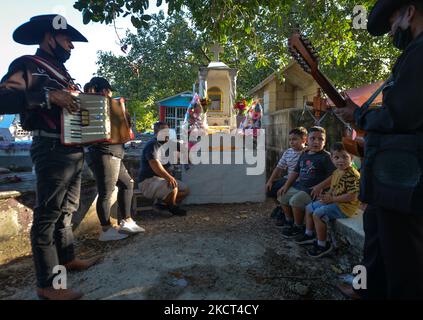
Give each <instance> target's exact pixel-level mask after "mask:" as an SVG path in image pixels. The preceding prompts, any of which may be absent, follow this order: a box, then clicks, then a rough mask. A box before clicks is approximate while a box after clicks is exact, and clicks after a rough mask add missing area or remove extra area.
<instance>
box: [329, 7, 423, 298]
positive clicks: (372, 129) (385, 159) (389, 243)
mask: <svg viewBox="0 0 423 320" xmlns="http://www.w3.org/2000/svg"><path fill="white" fill-rule="evenodd" d="M367 29H368V31H369V33H370V34H372V35H374V36H381V35H383V34H386V33H389V35H390V36H391V37H392V40H393V45H394V46H395V47H397V48H398V49H400V50H402V51H403V52H402V54H401V55H400V57H399V58H398V60H397V62H396V63H395V65H394V67H393V70H392V76H391V77H390V78H389V79H388V80H387V82H386V83H385V85H384V91H383V102H382V106H381V107H378V108H375V109H370V108H367V107H364V106H363V107H361V108H359V107H358V106H357V105H355V104H354V103H353V102H352V101H351V100H348V101H347V106H346V108H342V109H338V110H336V112H337V113H338V114H339V115H340V116H342V117H343V118H344V119H345V120H347V121H354V122H355V124H356V125H357V126H358V127H359V128H361V129H363V130H365V131H366V132H367V135H366V145H365V157H364V163H363V168H362V181H361V190H360V200H362V201H363V202H365V203H367V204H368V206H367V208H366V210H365V212H364V218H363V219H364V231H365V245H364V260H363V265H364V266H365V267H366V270H367V289H366V290H357V291H355V293H356V294H358V295H359V296H360V297H362V298H370V299H374V298H376V299H384V298H388V299H392V298H399V299H423V202H422V201H423V174H422V172H423V161H422V159H423V143H422V141H423V0H378V1H377V3H376V5H375V6H374V7H373V9H372V11H371V13H370V16H369V21H368V24H367ZM343 289H345V287H344V288H343ZM344 292H345V291H344ZM350 293H353V292H352V291H351V290H350Z"/></svg>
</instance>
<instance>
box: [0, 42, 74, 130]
mask: <svg viewBox="0 0 423 320" xmlns="http://www.w3.org/2000/svg"><path fill="white" fill-rule="evenodd" d="M35 56H36V57H39V58H42V59H43V60H44V61H45V62H46V63H48V64H49V65H50V66H52V67H53V68H54V69H55V70H56V71H57V72H58V73H60V74H61V75H62V76H63V78H64V79H65V81H64V82H63V83H62V82H59V81H57V80H56V79H55V78H54V77H53V76H51V74H49V72H48V71H47V70H46V69H45V68H43V67H42V66H40V65H39V64H37V63H36V62H34V60H32V59H31V58H29V57H27V56H23V57H20V58H18V59H16V60H15V61H13V62H12V63H11V65H10V66H9V70H8V72H7V74H6V75H5V76H4V77H3V79H2V81H1V83H0V114H17V113H19V114H20V117H21V123H22V127H23V129H25V130H28V131H32V130H35V129H41V130H44V131H47V132H52V133H60V132H61V121H60V120H61V111H62V110H61V108H59V107H57V106H55V105H52V108H51V109H47V108H46V107H47V103H46V94H45V93H46V90H62V89H68V88H75V85H74V83H73V79H72V78H71V77H70V75H69V74H68V73H67V71H66V68H65V67H64V65H63V64H61V63H59V62H58V61H57V60H56V59H55V58H54V57H53V56H51V55H49V54H48V53H47V52H45V51H43V50H42V49H38V50H37V52H36V54H35ZM20 72H21V73H22V75H19V73H20Z"/></svg>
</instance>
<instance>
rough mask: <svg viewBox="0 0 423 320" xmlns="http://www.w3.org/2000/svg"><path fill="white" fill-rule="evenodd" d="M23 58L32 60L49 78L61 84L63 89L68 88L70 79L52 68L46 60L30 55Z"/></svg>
mask: <svg viewBox="0 0 423 320" xmlns="http://www.w3.org/2000/svg"><path fill="white" fill-rule="evenodd" d="M24 58H28V59H30V60H32V61H33V62H34V63H35V64H37V65H38V66H40V67H42V68H43V69H45V70H46V71H47V72H48V74H49V75H50V76H51V77H53V78H54V79H56V80H57V81H59V82H60V83H62V84H63V85H64V86H65V87H68V86H69V84H70V80H71V79H70V77H69V76H68V75H65V74H63V72H62V71H61V70H59V69H58V68H56V67H55V66H53V65H52V64H51V63H50V62H48V61H47V60H45V59H43V58H41V57H38V56H30V55H27V56H24Z"/></svg>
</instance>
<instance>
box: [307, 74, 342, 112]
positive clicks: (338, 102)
mask: <svg viewBox="0 0 423 320" xmlns="http://www.w3.org/2000/svg"><path fill="white" fill-rule="evenodd" d="M311 75H312V76H313V78H314V80H316V82H317V83H318V84H319V86H320V87H321V88H322V90H323V91H324V92H325V93H326V94H327V96H328V97H329V98H330V99H331V100H332V102H333V103H334V104H335V106H336V107H337V108H343V107H345V99H344V97H343V96H341V94H340V93H339V92H338V90H336V88H335V87H334V86H333V84H332V83H331V82H330V81H329V80H328V78H326V77H325V75H324V74H323V73H321V72H320V70H319V69H318V68H315V69H314V70H312V71H311Z"/></svg>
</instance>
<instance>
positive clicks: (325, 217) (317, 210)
mask: <svg viewBox="0 0 423 320" xmlns="http://www.w3.org/2000/svg"><path fill="white" fill-rule="evenodd" d="M306 210H307V211H306V212H309V213H312V214H313V215H315V216H316V217H319V218H320V219H321V220H322V221H324V222H326V223H328V222H329V221H331V220H335V219H345V218H348V216H346V215H345V213H343V212H342V210H341V209H340V208H339V206H338V205H337V204H336V203H330V204H323V203H322V202H321V201H315V202H312V203H310V204H309V205H308V206H307V207H306Z"/></svg>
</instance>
